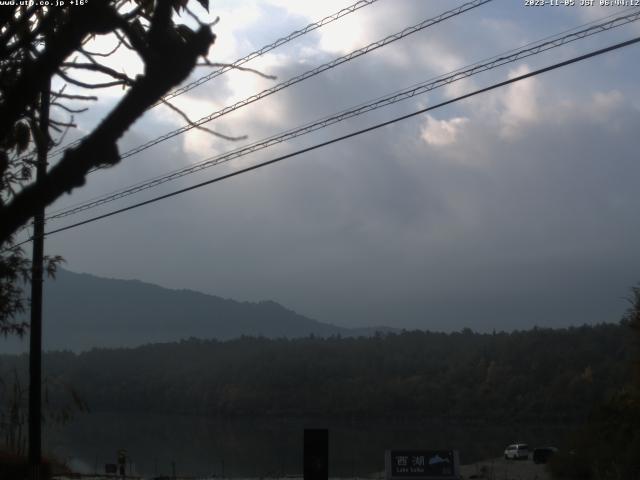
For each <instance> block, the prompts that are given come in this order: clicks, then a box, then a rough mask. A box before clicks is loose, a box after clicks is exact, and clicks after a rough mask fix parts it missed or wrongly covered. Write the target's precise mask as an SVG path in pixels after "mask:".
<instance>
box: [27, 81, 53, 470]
mask: <svg viewBox="0 0 640 480" xmlns="http://www.w3.org/2000/svg"><path fill="white" fill-rule="evenodd" d="M50 91H51V82H50V81H48V82H47V85H46V87H45V88H44V89H43V90H42V93H41V97H40V132H39V135H34V136H35V137H36V138H35V143H36V149H37V152H38V162H37V165H36V182H39V181H41V180H42V178H43V177H44V175H45V174H46V172H47V151H48V150H49V94H50ZM43 261H44V207H43V208H42V209H40V210H39V211H38V213H37V214H36V215H35V216H34V218H33V254H32V258H31V326H30V329H29V331H30V334H29V470H30V476H31V479H32V480H39V479H40V461H41V458H42V430H41V429H42V270H43Z"/></svg>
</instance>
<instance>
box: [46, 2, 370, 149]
mask: <svg viewBox="0 0 640 480" xmlns="http://www.w3.org/2000/svg"><path fill="white" fill-rule="evenodd" d="M377 1H378V0H359V1H357V2H356V3H354V4H352V5H349V6H348V7H345V8H343V9H341V10H339V11H337V12H336V13H332V14H331V15H328V16H326V17H324V18H323V19H321V20H318V21H317V22H313V23H310V24H309V25H307V26H306V27H303V28H300V29H298V30H294V31H293V32H291V33H290V34H289V35H286V36H284V37H281V38H279V39H277V40H276V41H275V42H273V43H270V44H268V45H265V46H263V47H261V48H259V49H258V50H255V51H253V52H251V53H248V54H247V55H245V56H244V57H242V58H239V59H237V60H235V61H234V62H233V63H230V64H229V65H225V66H223V67H220V68H218V69H216V70H214V71H212V72H210V73H209V74H207V75H204V76H202V77H200V78H198V79H197V80H194V81H193V82H190V83H188V84H186V85H184V86H182V87H179V88H176V89H175V90H173V91H171V92H169V93H167V94H166V95H165V96H164V97H163V99H164V100H165V101H166V100H171V99H172V98H174V97H177V96H178V95H182V94H183V93H186V92H188V91H189V90H193V89H194V88H196V87H198V86H200V85H202V84H203V83H206V82H208V81H209V80H212V79H214V78H216V77H218V76H220V75H222V74H223V73H226V72H228V71H230V70H233V69H235V68H237V67H240V66H241V65H244V64H245V63H247V62H249V61H251V60H253V59H254V58H257V57H260V56H262V55H264V54H265V53H268V52H270V51H271V50H274V49H276V48H278V47H280V46H282V45H284V44H286V43H289V42H290V41H292V40H295V39H296V38H298V37H301V36H302V35H305V34H307V33H309V32H312V31H314V30H317V29H318V28H320V27H323V26H325V25H328V24H330V23H333V22H335V21H336V20H338V19H339V18H342V17H344V16H345V15H349V14H350V13H353V12H355V11H357V10H359V9H361V8H362V7H367V6H369V5H371V4H372V3H375V2H377ZM160 104H162V100H161V101H159V102H156V103H154V104H153V105H152V106H151V107H149V109H151V108H154V107H157V106H158V105H160ZM82 140H83V139H82V138H79V139H78V140H75V141H73V142H70V143H68V144H67V145H65V146H63V147H61V148H59V149H56V150H54V151H52V152H50V153H49V156H50V157H53V156H57V155H59V154H60V153H62V152H64V151H65V150H66V149H67V148H70V147H75V146H76V145H78V144H79V143H80V142H81V141H82Z"/></svg>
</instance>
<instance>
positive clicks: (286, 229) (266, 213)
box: [46, 0, 640, 331]
mask: <svg viewBox="0 0 640 480" xmlns="http://www.w3.org/2000/svg"><path fill="white" fill-rule="evenodd" d="M576 1H577V2H578V3H579V0H576ZM211 3H212V12H211V13H212V16H219V17H220V22H219V24H218V25H217V26H216V27H215V28H214V31H215V32H216V34H217V35H218V37H217V41H216V43H215V45H214V46H213V48H212V49H211V51H210V56H209V58H210V60H211V61H213V62H232V61H234V60H235V59H236V58H239V57H241V56H243V55H245V54H247V53H249V52H251V51H253V50H256V49H258V48H260V47H261V46H263V45H265V44H267V43H270V42H272V41H273V40H275V39H277V38H279V37H282V36H284V35H286V34H288V33H290V32H291V31H293V30H295V29H297V28H300V27H303V26H305V25H306V24H308V23H310V22H311V21H315V20H318V19H320V18H322V17H324V16H326V15H329V14H331V13H333V12H335V11H337V10H339V9H340V8H342V7H345V6H347V5H349V4H350V3H352V2H350V1H349V0H347V1H339V0H331V1H327V0H324V1H322V2H320V1H295V0H248V1H241V0H227V1H221V0H213V1H212V2H211ZM461 3H462V2H454V1H452V0H448V1H438V0H429V1H427V0H424V1H419V0H379V1H378V2H376V3H374V4H372V5H370V6H367V7H365V8H362V9H361V10H359V11H358V12H357V13H354V14H351V15H348V16H346V17H344V18H343V19H341V20H339V21H337V22H335V23H333V24H331V25H330V26H327V27H325V28H322V29H319V30H317V31H315V32H313V33H311V34H308V35H305V36H304V37H302V38H299V39H297V40H295V41H293V42H292V43H290V44H288V45H287V46H285V47H282V48H278V49H276V50H274V51H273V52H271V53H269V54H267V55H264V56H263V57H261V58H259V59H257V60H255V61H252V62H251V63H249V64H247V66H250V67H253V68H257V69H259V70H260V71H262V72H264V73H268V74H272V75H276V76H277V77H278V79H277V80H275V81H274V80H268V79H265V78H261V77H259V76H257V75H254V74H252V73H247V72H232V73H228V74H225V75H223V76H220V77H218V78H216V79H215V80H213V81H210V82H208V83H206V84H205V85H203V86H200V87H199V88H197V89H194V90H192V91H191V92H189V93H188V94H185V95H182V96H180V97H178V98H176V99H175V104H176V105H178V106H180V107H181V108H183V109H184V110H185V111H186V112H187V113H189V114H190V115H191V116H192V117H193V118H200V117H202V116H204V115H207V114H209V113H211V112H213V111H216V110H219V109H221V108H223V107H225V106H227V105H231V104H233V103H234V102H236V101H238V100H241V99H243V98H245V97H248V96H250V95H251V94H253V93H257V92H259V91H261V90H263V89H265V88H269V87H270V86H273V85H275V84H276V83H277V82H279V81H283V80H286V79H288V78H290V77H292V76H294V75H297V74H299V73H302V72H304V71H306V70H308V69H310V68H313V67H315V66H317V65H320V64H322V63H324V62H327V61H330V60H331V59H333V58H335V57H338V56H341V55H344V54H346V53H349V52H350V51H352V50H354V49H356V48H359V47H362V46H364V45H366V44H369V43H371V42H373V41H376V40H378V39H380V38H383V37H385V36H387V35H389V34H392V33H395V32H397V31H400V30H402V29H403V28H405V27H407V26H410V25H414V24H416V23H418V22H420V21H422V20H424V19H427V18H429V17H432V16H434V15H437V14H439V13H441V12H443V11H445V10H447V9H450V8H453V7H454V6H456V5H459V4H461ZM524 3H525V2H524V0H522V1H521V0H517V1H516V0H495V1H493V2H490V3H488V4H486V5H483V6H480V7H478V8H476V9H473V10H471V11H469V12H467V13H464V14H462V15H460V16H458V17H455V18H452V19H450V20H448V21H445V22H443V23H441V24H438V25H435V26H433V27H431V28H428V29H425V30H423V31H421V32H419V33H416V34H414V35H411V36H409V37H407V38H405V39H403V40H400V41H398V42H395V43H393V44H391V45H388V46H385V47H383V48H381V49H378V50H376V51H374V52H372V53H369V54H367V55H364V56H363V57H360V58H358V59H356V60H353V61H351V62H348V63H346V64H344V65H341V66H339V67H338V68H335V69H332V70H330V71H328V72H325V73H322V74H320V75H318V76H316V77H314V78H313V79H310V80H307V81H305V82H302V83H300V84H298V85H296V86H293V87H290V88H287V89H285V90H283V91H281V92H278V93H276V94H274V95H271V96H270V97H269V98H266V99H264V100H261V101H259V102H256V103H254V104H252V105H249V106H247V107H244V108H242V109H239V110H237V111H235V112H233V113H231V114H229V115H226V116H224V117H222V118H220V119H219V120H217V121H214V122H212V123H211V124H208V126H209V127H210V128H212V129H215V130H217V131H220V132H223V133H226V134H230V135H248V137H249V138H248V140H246V141H240V142H230V141H226V140H221V139H218V138H215V137H212V136H211V135H210V134H208V133H206V132H199V131H193V130H192V131H190V132H188V133H186V134H184V135H181V136H178V137H176V138H174V139H172V140H169V141H166V142H164V143H162V144H160V145H156V146H155V147H152V148H150V149H148V150H146V151H144V152H143V153H141V154H139V155H135V156H133V157H130V158H127V159H126V160H124V161H123V163H122V164H121V165H118V166H117V167H115V168H113V169H111V170H109V171H101V172H98V173H95V174H93V175H91V176H90V179H89V181H88V184H87V185H86V186H85V187H84V188H82V189H80V190H78V191H76V192H74V193H73V194H72V195H70V196H67V197H65V198H62V199H61V200H60V201H59V202H58V203H56V204H55V205H54V206H53V207H52V208H51V209H50V210H51V211H53V210H56V209H58V208H60V207H64V206H67V205H71V204H75V203H77V202H80V201H82V200H85V199H87V198H91V197H94V196H96V195H101V194H104V193H109V192H111V191H113V190H114V189H116V188H120V187H124V186H128V185H130V184H133V183H136V182H139V181H142V180H145V179H148V178H151V177H154V176H157V175H161V174H163V173H165V172H168V171H171V170H175V169H177V168H181V167H183V166H186V165H189V164H193V163H196V162H199V161H201V160H203V159H205V158H207V157H210V156H212V155H215V154H220V153H224V152H226V151H228V150H232V149H235V148H237V147H239V146H242V145H245V144H248V143H250V142H253V141H256V140H260V139H262V138H264V137H267V136H270V135H273V134H277V133H279V132H282V131H284V130H287V129H290V128H294V127H296V126H298V125H301V124H303V123H305V122H309V121H311V120H314V119H317V118H319V117H323V116H326V115H330V114H332V113H336V112H338V111H340V110H343V109H345V108H347V107H350V106H354V105H357V104H360V103H362V102H366V101H368V100H372V99H375V98H377V97H380V96H382V95H385V94H388V93H391V92H393V91H396V90H399V89H401V88H404V87H407V86H410V85H412V84H415V83H418V82H421V81H424V80H428V79H430V78H433V77H435V76H438V75H442V74H444V73H447V72H449V71H451V70H454V69H456V68H458V67H462V66H465V65H468V64H471V63H474V62H477V61H479V60H483V59H485V58H488V57H491V56H493V55H496V54H500V53H503V52H505V51H508V50H511V49H514V48H517V47H520V46H522V45H525V44H527V43H529V42H532V41H535V40H539V39H542V38H544V37H548V36H550V35H554V34H557V33H559V32H562V31H565V30H568V29H571V28H574V27H577V26H579V25H582V24H585V23H587V22H591V21H594V20H596V19H598V18H601V17H605V16H608V15H612V14H616V13H618V14H620V13H622V12H623V10H624V9H623V8H620V7H584V6H579V5H576V6H572V7H571V6H569V7H564V6H558V7H555V6H549V5H547V6H544V7H527V6H525V5H524ZM639 23H640V22H636V23H634V24H631V25H628V26H625V27H622V28H618V29H616V30H615V31H612V32H607V33H604V34H601V35H597V36H594V37H591V38H588V39H585V40H581V41H578V42H574V43H572V44H570V45H568V46H565V47H561V48H558V49H554V50H552V51H549V52H547V53H544V54H541V55H538V56H535V57H530V58H527V59H525V60H522V61H520V62H516V63H513V64H510V65H507V66H504V67H501V68H499V69H496V70H494V71H492V72H487V73H484V74H481V75H477V76H474V77H472V78H470V79H467V80H464V81H461V82H457V83H454V84H452V85H450V86H448V87H446V88H441V89H438V90H435V91H433V92H430V93H429V94H427V95H422V96H417V97H414V98H412V99H410V100H408V101H405V102H402V103H400V104H397V105H395V106H393V107H390V108H386V109H382V110H379V111H377V112H375V113H372V114H368V115H364V116H361V117H358V118H356V119H353V120H350V121H346V122H342V123H340V124H338V125H336V126H334V127H331V128H327V129H323V130H320V131H318V132H316V133H314V134H311V135H307V136H304V137H301V138H299V139H297V140H295V141H291V142H287V143H286V144H283V145H280V146H278V147H274V148H269V149H266V150H263V151H261V152H259V153H256V154H252V155H248V156H245V157H242V158H241V159H238V160H234V161H233V162H231V163H229V164H226V165H221V166H216V167H213V168H210V169H207V170H204V171H202V172H200V173H198V174H195V175H190V176H187V177H184V178H182V179H181V180H179V181H176V182H171V183H168V184H166V185H164V186H163V187H161V188H158V189H152V190H149V191H147V192H145V193H144V194H141V195H140V196H132V197H128V198H127V199H125V200H122V201H120V202H114V203H111V204H109V205H108V207H105V208H104V209H94V210H91V211H89V212H87V214H86V215H84V216H83V215H78V216H74V217H69V218H67V219H65V220H64V221H58V222H52V223H51V224H50V225H49V228H55V227H60V226H63V225H66V224H68V223H71V222H72V221H78V220H82V219H84V218H88V217H89V216H93V215H95V214H97V213H104V212H106V211H109V210H111V209H113V208H119V207H122V206H126V205H128V204H130V203H133V202H134V201H138V200H143V199H146V198H151V197H152V196H155V195H158V194H161V193H165V192H168V191H171V190H174V189H177V188H181V187H184V186H188V185H191V184H194V183H197V182H200V181H204V180H207V179H209V178H213V177H215V176H218V175H221V174H223V173H227V172H230V171H233V170H236V169H239V168H242V167H246V166H249V165H253V164H255V163H258V162H260V161H264V160H268V159H270V158H273V157H275V156H277V155H280V154H283V153H287V152H292V151H294V150H297V149H299V148H303V147H306V146H310V145H313V144H315V143H318V142H321V141H325V140H328V139H330V138H333V137H334V136H337V135H340V134H344V133H348V132H351V131H354V130H357V129H360V128H364V127H367V126H369V125H372V124H374V123H377V122H380V121H383V120H386V119H390V118H392V117H393V116H397V115H400V114H404V113H409V112H412V111H415V110H417V109H419V108H423V107H425V106H428V105H432V104H436V103H438V102H441V101H442V100H445V99H449V98H453V97H455V96H458V95H460V94H462V93H465V92H468V91H471V90H474V89H476V88H481V87H483V86H487V85H489V84H491V83H494V82H496V81H501V80H504V79H506V78H508V77H510V76H511V77H512V76H515V75H518V74H522V73H525V72H528V71H531V70H535V69H537V68H540V67H543V66H546V65H549V64H551V63H554V62H557V61H560V60H565V59H568V58H571V57H574V56H576V55H579V54H582V53H586V52H588V51H591V50H594V49H597V48H601V47H603V46H607V45H610V44H613V43H616V42H618V41H621V40H623V39H628V38H632V37H634V36H637V35H640V25H639ZM112 44H113V42H112V40H111V39H109V38H104V39H100V40H99V44H98V45H96V46H95V47H96V48H97V47H99V46H104V49H105V50H106V49H107V48H108V46H110V45H112ZM94 49H95V48H94ZM639 60H640V46H638V45H635V46H630V47H626V48H625V49H623V50H619V51H615V52H613V53H609V54H606V55H604V56H600V57H597V58H595V59H591V60H588V61H585V62H583V63H580V64H576V65H572V66H569V67H566V68H563V69H561V70H559V71H555V72H551V73H547V74H544V75H541V76H538V77H535V78H533V79H529V80H525V81H522V82H520V83H517V84H513V85H511V86H508V87H505V88H502V89H500V90H497V91H494V92H492V93H486V94H482V95H480V96H477V97H474V98H473V99H469V100H466V101H463V102H459V103H456V104H454V105H451V106H448V107H445V108H441V109H438V110H434V111H432V112H429V113H428V114H423V115H421V116H418V117H414V118H412V119H409V120H405V121H403V122H400V123H396V124H394V125H392V126H388V127H385V128H384V129H380V130H377V131H375V132H373V133H368V134H364V135H361V136H358V137H356V138H352V139H349V140H346V141H343V142H339V143H337V144H334V145H332V146H329V147H325V148H322V149H319V150H316V151H314V152H311V153H307V154H304V155H300V156H297V157H294V158H291V159H289V160H286V161H284V162H281V163H279V164H276V165H272V166H269V167H266V168H262V169H259V170H257V171H254V172H251V173H248V174H243V175H241V176H239V177H236V178H233V179H230V180H227V181H225V182H222V183H218V184H215V185H213V186H210V187H206V188H203V189H200V190H197V191H193V192H190V193H187V194H184V195H182V196H179V197H176V198H173V199H170V200H165V201H162V202H159V203H156V204H153V205H151V206H147V207H143V208H141V209H138V210H135V211H131V212H128V213H125V214H122V215H118V216H115V217H112V218H109V219H107V220H103V221H100V222H96V223H93V224H91V225H87V226H83V227H80V228H76V229H73V230H70V231H67V232H64V233H60V234H57V235H53V236H51V237H50V238H48V239H47V242H46V249H47V252H48V253H51V254H60V255H62V256H64V257H65V258H66V260H67V268H68V269H70V270H73V271H77V272H87V273H92V274H95V275H100V276H106V277H113V278H126V279H139V280H143V281H147V282H151V283H156V284H159V285H162V286H166V287H171V288H187V289H193V290H198V291H202V292H205V293H211V294H215V295H218V296H222V297H229V298H233V299H236V300H250V301H255V300H262V299H272V300H275V301H277V302H280V303H282V304H283V305H285V306H287V307H289V308H291V309H294V310H296V311H297V312H299V313H301V314H304V315H306V316H309V317H312V318H315V319H317V320H321V321H324V322H330V323H334V324H337V325H341V326H365V325H380V324H385V325H390V326H396V327H406V328H423V329H432V330H445V331H450V330H458V329H460V328H462V327H470V328H472V329H475V330H481V331H490V330H491V329H494V328H495V329H498V330H502V329H505V330H512V329H519V328H528V327H531V326H533V325H539V326H566V325H579V324H582V323H595V322H612V321H618V320H619V319H620V316H621V314H622V313H623V312H624V310H625V309H626V307H627V303H626V301H625V297H627V296H628V295H629V289H630V287H631V286H632V285H634V284H636V283H637V282H638V281H640V255H638V245H640V220H639V216H638V212H639V211H640V194H639V193H638V189H637V186H638V179H639V178H640V161H639V160H640V159H638V151H639V147H640V135H639V134H638V132H639V127H640V96H639V88H638V78H640V77H639V74H640V67H639V66H640V62H639ZM111 61H112V62H114V64H116V65H118V66H119V68H123V69H124V70H125V71H127V73H130V74H133V73H135V72H136V69H137V68H138V65H137V62H136V61H135V59H134V58H131V57H127V56H118V57H115V58H113V59H111ZM167 68H170V66H169V65H168V66H167ZM208 71H209V69H207V68H199V69H197V70H196V71H194V72H193V74H192V78H198V77H200V76H202V75H204V74H206V73H207V72H208ZM121 93H122V91H121V90H119V89H114V90H112V91H108V92H105V93H104V95H103V97H102V100H101V101H100V102H99V103H98V104H97V105H94V106H93V107H92V109H91V111H90V112H89V113H87V114H84V115H82V116H80V117H77V118H76V120H77V121H78V122H79V124H80V126H81V131H88V129H89V128H91V126H92V125H94V124H95V122H97V121H98V120H99V119H100V118H101V117H102V116H103V115H104V114H105V112H106V111H108V109H109V108H110V106H111V105H112V104H113V101H114V100H115V99H117V98H118V96H119V95H121ZM182 124H183V121H182V119H181V118H180V117H179V116H178V115H176V114H175V113H173V112H172V111H171V110H169V109H167V108H166V107H164V106H161V107H158V108H156V109H154V110H152V111H150V112H148V113H147V114H146V115H145V117H144V118H143V119H141V120H140V121H138V123H136V124H135V126H134V127H133V128H132V129H131V130H130V131H129V132H128V134H127V135H126V137H125V138H123V140H122V142H121V144H120V147H121V150H122V151H125V150H128V149H129V148H132V147H134V146H136V145H138V144H141V143H144V142H145V141H147V140H149V139H152V138H154V137H156V136H159V135H161V134H163V133H165V132H167V131H170V130H173V129H175V128H178V127H180V126H181V125H182Z"/></svg>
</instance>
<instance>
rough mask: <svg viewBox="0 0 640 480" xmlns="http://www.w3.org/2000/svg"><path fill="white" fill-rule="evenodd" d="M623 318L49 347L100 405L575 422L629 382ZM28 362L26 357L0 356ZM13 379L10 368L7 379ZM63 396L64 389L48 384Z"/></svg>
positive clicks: (20, 365) (78, 387)
mask: <svg viewBox="0 0 640 480" xmlns="http://www.w3.org/2000/svg"><path fill="white" fill-rule="evenodd" d="M631 358H632V345H631V341H630V338H629V328H628V326H627V325H625V324H602V325H595V326H582V327H572V328H566V329H542V328H534V329H532V330H529V331H516V332H512V333H505V332H499V333H490V334H487V333H474V332H472V331H471V330H469V329H465V330H463V331H461V332H454V333H448V334H446V333H433V332H424V331H405V332H402V333H399V334H377V335H375V336H373V337H360V338H341V337H337V336H335V337H330V338H317V337H313V336H312V337H308V338H303V339H284V338H283V339H275V340H271V339H266V338H254V337H242V338H239V339H236V340H231V341H224V342H221V341H216V340H198V339H189V340H184V341H181V342H176V343H166V344H152V345H146V346H142V347H138V348H134V349H94V350H91V351H87V352H84V353H80V354H75V353H71V352H50V353H47V354H46V355H45V357H44V366H45V371H46V375H47V376H48V378H55V379H57V381H58V383H60V384H65V385H73V387H74V389H75V391H76V392H77V394H78V395H80V397H81V398H82V399H83V400H84V401H85V402H86V403H87V405H88V408H89V410H93V411H127V412H135V411H141V412H142V411H144V412H149V411H152V412H159V413H180V414H198V415H211V416H267V417H287V416H289V417H290V416H307V417H313V416H317V417H325V416H330V417H344V418H350V417H376V418H409V417H410V418H418V417H421V418H429V419H433V418H457V419H517V420H522V421H527V420H536V421H539V420H549V421H557V420H567V421H575V420H580V419H584V418H587V416H588V415H589V414H590V413H591V411H592V409H593V407H594V406H595V405H598V404H601V403H602V402H604V401H606V400H607V399H608V398H610V397H611V396H612V395H614V394H615V392H617V391H619V389H620V388H621V387H622V386H623V385H624V384H625V382H627V381H628V379H629V376H630V372H631V361H630V360H631ZM12 369H14V370H17V371H25V369H26V356H2V357H0V370H3V371H5V372H7V371H11V370H12ZM5 378H6V377H5ZM49 394H50V396H51V401H52V402H54V403H55V399H56V395H58V396H59V397H60V398H59V400H60V402H61V403H63V402H64V396H65V395H67V393H66V392H65V391H64V390H59V391H57V393H56V391H53V392H50V393H49Z"/></svg>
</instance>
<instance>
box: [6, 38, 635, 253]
mask: <svg viewBox="0 0 640 480" xmlns="http://www.w3.org/2000/svg"><path fill="white" fill-rule="evenodd" d="M638 42H640V37H636V38H633V39H631V40H627V41H624V42H620V43H617V44H614V45H611V46H609V47H605V48H602V49H599V50H595V51H592V52H589V53H587V54H584V55H580V56H578V57H573V58H571V59H569V60H565V61H563V62H559V63H555V64H553V65H550V66H547V67H544V68H541V69H538V70H534V71H532V72H529V73H526V74H523V75H519V76H517V77H514V78H511V79H508V80H505V81H502V82H499V83H494V84H492V85H490V86H488V87H484V88H481V89H479V90H475V91H473V92H470V93H466V94H464V95H460V96H458V97H455V98H453V99H450V100H446V101H444V102H440V103H438V104H436V105H432V106H430V107H426V108H422V109H420V110H417V111H415V112H412V113H408V114H406V115H402V116H399V117H396V118H393V119H391V120H387V121H385V122H382V123H378V124H376V125H373V126H370V127H367V128H364V129H361V130H357V131H355V132H352V133H349V134H346V135H342V136H339V137H335V138H332V139H331V140H327V141H325V142H321V143H317V144H315V145H312V146H310V147H307V148H303V149H300V150H297V151H295V152H292V153H288V154H286V155H282V156H279V157H276V158H273V159H271V160H268V161H265V162H262V163H258V164H256V165H252V166H250V167H246V168H243V169H241V170H237V171H235V172H231V173H228V174H226V175H222V176H219V177H216V178H213V179H211V180H207V181H205V182H201V183H198V184H195V185H191V186H189V187H186V188H182V189H179V190H176V191H173V192H170V193H167V194H164V195H160V196H158V197H154V198H152V199H149V200H146V201H144V202H139V203H136V204H133V205H130V206H128V207H125V208H120V209H118V210H114V211H111V212H108V213H105V214H103V215H98V216H95V217H92V218H89V219H87V220H83V221H81V222H77V223H73V224H71V225H67V226H65V227H61V228H57V229H55V230H50V231H49V232H46V233H45V236H49V235H53V234H56V233H60V232H64V231H66V230H70V229H72V228H76V227H79V226H82V225H86V224H88V223H93V222H95V221H98V220H102V219H104V218H108V217H111V216H114V215H117V214H120V213H124V212H127V211H129V210H133V209H136V208H139V207H142V206H144V205H149V204H152V203H155V202H158V201H160V200H164V199H167V198H170V197H174V196H176V195H179V194H182V193H185V192H189V191H191V190H195V189H198V188H201V187H204V186H207V185H211V184H214V183H217V182H220V181H222V180H226V179H228V178H232V177H235V176H238V175H241V174H243V173H247V172H250V171H252V170H257V169H258V168H262V167H266V166H267V165H272V164H274V163H277V162H281V161H282V160H286V159H288V158H291V157H295V156H297V155H300V154H303V153H307V152H310V151H312V150H316V149H319V148H321V147H325V146H327V145H331V144H334V143H337V142H340V141H343V140H346V139H349V138H352V137H355V136H357V135H361V134H363V133H367V132H371V131H373V130H377V129H379V128H382V127H385V126H388V125H391V124H393V123H397V122H399V121H402V120H406V119H408V118H411V117H415V116H417V115H421V114H423V113H426V112H429V111H431V110H435V109H438V108H442V107H444V106H446V105H450V104H453V103H456V102H459V101H461V100H465V99H467V98H470V97H473V96H476V95H479V94H481V93H485V92H488V91H491V90H495V89H497V88H500V87H503V86H506V85H509V84H512V83H515V82H519V81H521V80H524V79H527V78H531V77H534V76H537V75H540V74H542V73H546V72H549V71H552V70H556V69H558V68H562V67H565V66H568V65H571V64H573V63H577V62H580V61H583V60H586V59H589V58H592V57H595V56H598V55H602V54H604V53H608V52H611V51H614V50H617V49H620V48H623V47H626V46H629V45H632V44H635V43H638ZM31 240H32V238H31V239H28V240H25V241H23V242H21V243H18V244H16V245H14V247H15V246H19V245H22V244H24V243H27V242H29V241H31Z"/></svg>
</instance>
